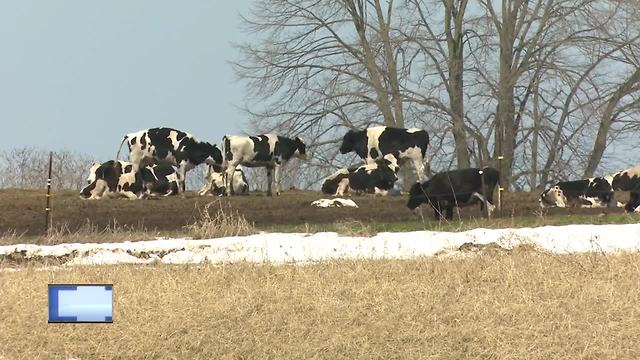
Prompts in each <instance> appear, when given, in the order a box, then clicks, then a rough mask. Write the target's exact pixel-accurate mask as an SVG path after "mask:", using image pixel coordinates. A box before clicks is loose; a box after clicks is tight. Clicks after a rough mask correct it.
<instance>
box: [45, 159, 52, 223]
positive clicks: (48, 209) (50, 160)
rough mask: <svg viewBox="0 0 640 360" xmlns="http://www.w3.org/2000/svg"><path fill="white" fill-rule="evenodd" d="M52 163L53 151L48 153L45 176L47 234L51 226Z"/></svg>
mask: <svg viewBox="0 0 640 360" xmlns="http://www.w3.org/2000/svg"><path fill="white" fill-rule="evenodd" d="M52 164H53V152H50V153H49V176H48V177H47V206H46V207H45V208H44V213H45V217H46V218H45V228H44V231H45V234H49V227H50V226H51V166H52Z"/></svg>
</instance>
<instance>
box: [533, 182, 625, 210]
mask: <svg viewBox="0 0 640 360" xmlns="http://www.w3.org/2000/svg"><path fill="white" fill-rule="evenodd" d="M538 201H539V203H540V207H542V208H546V207H560V208H564V207H568V206H570V205H577V206H579V207H594V208H597V207H608V206H615V199H614V196H613V187H612V186H611V183H610V181H609V180H607V179H606V178H604V177H595V178H591V179H584V180H576V181H561V182H558V183H556V184H554V185H553V186H551V187H550V188H548V189H546V190H545V191H543V192H542V194H540V199H539V200H538Z"/></svg>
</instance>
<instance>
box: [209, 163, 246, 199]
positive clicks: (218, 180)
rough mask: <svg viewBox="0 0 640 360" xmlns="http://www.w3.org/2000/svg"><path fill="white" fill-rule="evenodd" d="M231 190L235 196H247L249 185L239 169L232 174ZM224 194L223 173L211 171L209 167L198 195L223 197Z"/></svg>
mask: <svg viewBox="0 0 640 360" xmlns="http://www.w3.org/2000/svg"><path fill="white" fill-rule="evenodd" d="M232 182H233V188H234V191H235V194H236V195H237V194H240V195H248V194H249V183H248V182H247V178H246V177H245V175H244V171H242V169H240V168H236V172H235V173H234V174H233V180H232ZM225 193H226V188H225V186H224V173H222V172H216V171H213V169H212V167H211V166H209V170H208V171H207V175H206V176H205V184H204V186H203V187H202V189H200V192H199V194H200V195H208V194H212V195H218V196H221V195H224V194H225Z"/></svg>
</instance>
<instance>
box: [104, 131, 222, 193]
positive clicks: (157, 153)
mask: <svg viewBox="0 0 640 360" xmlns="http://www.w3.org/2000/svg"><path fill="white" fill-rule="evenodd" d="M125 142H127V146H128V147H129V161H130V162H132V163H133V164H134V165H135V166H136V167H144V166H147V165H153V164H158V163H166V164H169V165H173V166H176V167H177V168H178V174H179V176H180V179H181V180H180V181H181V182H180V190H181V191H184V190H185V184H184V180H185V176H186V174H187V171H189V170H191V169H193V168H194V167H196V166H198V165H200V164H202V163H207V164H209V165H212V166H214V167H216V168H217V169H218V170H219V169H220V166H221V165H222V152H221V151H220V149H218V147H217V146H216V145H211V144H209V143H208V142H201V141H198V140H197V139H196V138H195V137H193V135H191V134H189V133H186V132H183V131H179V130H175V129H171V128H165V127H162V128H153V129H146V130H140V131H137V132H133V133H130V134H127V135H125V136H124V139H122V143H120V149H118V154H117V155H116V159H117V158H119V157H120V150H121V149H122V144H124V143H125Z"/></svg>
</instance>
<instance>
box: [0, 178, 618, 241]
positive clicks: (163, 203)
mask: <svg viewBox="0 0 640 360" xmlns="http://www.w3.org/2000/svg"><path fill="white" fill-rule="evenodd" d="M537 196H538V194H537V193H506V194H505V196H504V200H503V210H502V214H501V215H498V216H502V217H519V216H532V215H535V214H536V213H537V212H538V211H539V208H538V201H537ZM617 196H619V197H620V199H621V200H625V199H626V198H625V196H628V195H625V194H621V195H617ZM320 198H323V196H322V194H320V193H319V192H314V191H289V192H285V193H284V194H283V195H281V196H279V197H275V196H274V197H272V198H269V197H267V196H265V195H264V194H262V193H252V194H250V195H249V196H237V197H232V198H217V197H211V196H207V197H200V196H197V194H195V193H187V194H186V195H185V196H177V197H172V198H166V199H161V200H138V201H131V200H125V199H107V200H98V201H95V200H94V201H89V200H82V199H80V197H79V196H78V195H77V193H75V192H57V193H54V194H53V196H52V218H53V224H54V226H57V227H60V226H63V225H66V226H67V227H68V228H69V229H70V230H71V231H73V230H75V229H78V228H80V227H82V226H83V225H86V224H87V223H88V222H90V223H91V224H94V225H96V226H98V227H106V226H108V225H110V224H113V223H114V221H115V223H117V224H118V225H120V226H133V227H137V228H145V229H148V230H157V231H172V230H180V229H182V228H183V227H184V226H185V225H189V224H192V223H193V222H194V221H195V220H196V219H197V218H198V216H199V212H200V210H201V209H202V208H203V207H204V206H205V205H206V204H208V203H211V202H217V201H218V200H219V199H220V200H221V201H222V203H223V207H224V208H227V207H230V208H232V209H236V210H237V211H238V212H239V213H241V214H242V215H244V216H245V217H246V218H247V220H249V221H250V222H253V223H254V224H255V226H256V227H258V228H268V227H270V226H274V225H304V224H329V223H334V222H336V221H340V220H347V219H353V220H358V221H363V222H374V223H375V222H384V223H395V222H407V221H413V220H417V217H416V216H415V215H414V214H413V213H412V212H411V211H409V210H408V209H407V207H406V205H405V204H406V202H407V197H406V196H396V197H373V196H371V195H367V196H354V197H352V199H353V200H354V201H355V202H356V203H357V204H358V205H359V208H357V209H354V208H331V209H323V208H316V207H312V206H310V203H311V202H312V201H314V200H317V199H320ZM44 208H45V196H44V192H43V191H35V190H11V189H9V190H0V234H3V233H7V232H9V231H15V232H16V233H19V234H25V235H38V234H42V233H43V231H44V227H45V213H44ZM211 209H212V211H215V210H216V209H220V206H219V205H217V204H215V205H214V206H212V207H211ZM622 212H623V210H622V209H579V208H571V209H550V210H549V211H548V213H547V214H548V215H557V214H591V215H597V214H601V213H622ZM424 214H425V217H426V218H428V219H429V220H431V219H432V217H433V212H432V211H431V209H430V208H425V212H424ZM460 215H461V218H463V219H468V218H479V217H481V214H480V210H479V207H478V206H473V207H469V208H464V209H462V210H461V213H460Z"/></svg>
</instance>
